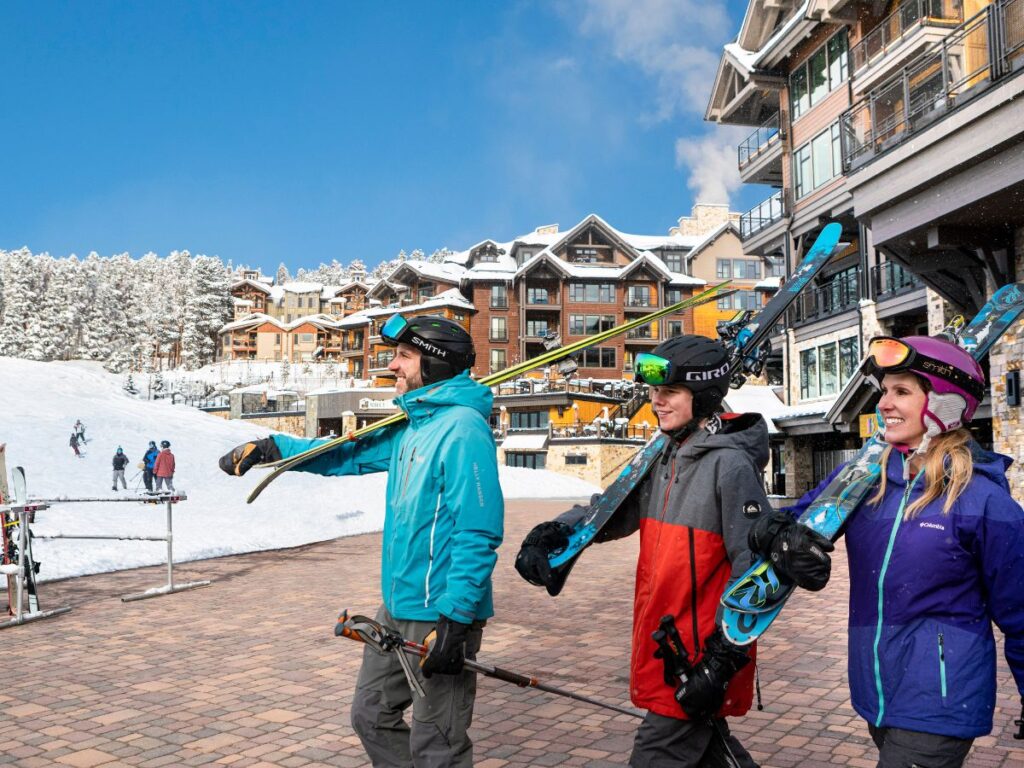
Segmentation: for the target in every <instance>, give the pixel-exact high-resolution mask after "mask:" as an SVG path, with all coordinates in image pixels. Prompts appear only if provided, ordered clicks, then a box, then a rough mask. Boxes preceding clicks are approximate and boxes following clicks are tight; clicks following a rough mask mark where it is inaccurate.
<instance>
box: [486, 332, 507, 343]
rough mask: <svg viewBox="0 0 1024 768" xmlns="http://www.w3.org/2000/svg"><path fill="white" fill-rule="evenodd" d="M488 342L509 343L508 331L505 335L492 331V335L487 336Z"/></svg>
mask: <svg viewBox="0 0 1024 768" xmlns="http://www.w3.org/2000/svg"><path fill="white" fill-rule="evenodd" d="M487 340H488V341H498V342H501V341H508V331H505V332H504V333H495V332H494V331H491V333H490V334H489V335H488V336H487Z"/></svg>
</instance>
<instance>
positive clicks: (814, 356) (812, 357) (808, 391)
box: [800, 349, 818, 400]
mask: <svg viewBox="0 0 1024 768" xmlns="http://www.w3.org/2000/svg"><path fill="white" fill-rule="evenodd" d="M817 396H818V350H816V349H805V350H804V351H803V352H801V353H800V399H801V400H806V399H809V398H812V397H817Z"/></svg>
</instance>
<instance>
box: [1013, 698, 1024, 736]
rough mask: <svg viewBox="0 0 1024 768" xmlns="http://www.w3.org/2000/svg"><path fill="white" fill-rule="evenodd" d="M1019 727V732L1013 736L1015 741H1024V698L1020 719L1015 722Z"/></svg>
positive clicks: (1021, 701) (1021, 702)
mask: <svg viewBox="0 0 1024 768" xmlns="http://www.w3.org/2000/svg"><path fill="white" fill-rule="evenodd" d="M1013 724H1014V725H1016V726H1017V732H1016V733H1015V734H1013V738H1015V739H1024V696H1021V697H1020V717H1019V718H1017V719H1016V720H1014V721H1013Z"/></svg>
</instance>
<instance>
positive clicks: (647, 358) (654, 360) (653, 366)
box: [633, 352, 672, 387]
mask: <svg viewBox="0 0 1024 768" xmlns="http://www.w3.org/2000/svg"><path fill="white" fill-rule="evenodd" d="M633 379H634V380H635V381H639V382H641V383H643V384H651V385H653V386H656V387H657V386H660V385H662V384H664V383H665V382H667V381H671V380H672V361H671V360H666V359H665V358H664V357H662V356H661V355H655V354H652V353H651V352H641V353H640V354H639V355H637V356H636V358H635V359H634V360H633Z"/></svg>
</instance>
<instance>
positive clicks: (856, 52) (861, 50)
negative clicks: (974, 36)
mask: <svg viewBox="0 0 1024 768" xmlns="http://www.w3.org/2000/svg"><path fill="white" fill-rule="evenodd" d="M963 20H964V7H963V4H962V2H961V0H907V2H904V3H901V4H900V5H899V7H898V8H896V10H895V11H893V12H892V13H891V14H889V15H888V16H886V17H885V18H884V19H882V21H881V22H879V24H878V26H877V27H875V28H874V29H872V30H871V31H870V32H868V33H867V34H866V35H865V36H864V38H863V39H862V40H861V41H860V42H859V43H857V44H856V45H855V46H853V48H851V49H850V60H851V63H852V65H853V71H854V73H856V72H857V70H859V69H863V68H864V67H865V66H867V65H868V64H870V63H871V62H872V61H877V60H878V59H880V58H883V57H884V56H885V55H886V54H888V53H889V51H890V50H891V49H892V48H893V47H894V46H896V45H899V44H900V43H901V42H903V39H904V38H906V37H907V35H909V34H910V33H911V32H912V31H914V30H915V29H919V28H921V27H923V26H938V27H947V28H948V27H955V26H957V25H958V24H962V23H963Z"/></svg>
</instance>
